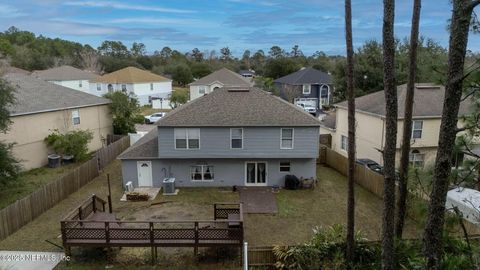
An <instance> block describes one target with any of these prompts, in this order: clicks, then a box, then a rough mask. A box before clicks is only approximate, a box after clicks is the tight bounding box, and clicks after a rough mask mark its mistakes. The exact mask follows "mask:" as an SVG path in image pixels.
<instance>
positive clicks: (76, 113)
mask: <svg viewBox="0 0 480 270" xmlns="http://www.w3.org/2000/svg"><path fill="white" fill-rule="evenodd" d="M72 124H73V125H74V126H76V125H80V112H79V111H78V110H73V111H72Z"/></svg>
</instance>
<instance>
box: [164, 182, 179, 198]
mask: <svg viewBox="0 0 480 270" xmlns="http://www.w3.org/2000/svg"><path fill="white" fill-rule="evenodd" d="M176 194H177V191H176V190H175V178H165V179H163V195H176Z"/></svg>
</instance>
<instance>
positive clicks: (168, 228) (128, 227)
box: [61, 195, 244, 253]
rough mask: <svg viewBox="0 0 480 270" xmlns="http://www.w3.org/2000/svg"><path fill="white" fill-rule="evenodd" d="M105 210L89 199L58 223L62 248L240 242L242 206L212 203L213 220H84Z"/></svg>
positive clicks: (178, 245)
mask: <svg viewBox="0 0 480 270" xmlns="http://www.w3.org/2000/svg"><path fill="white" fill-rule="evenodd" d="M95 211H105V201H103V200H101V199H100V198H98V197H96V196H94V195H93V196H92V197H90V198H88V199H87V200H86V201H84V202H83V203H82V204H81V205H80V206H79V207H78V208H76V209H74V210H73V211H72V212H70V213H69V214H68V215H67V216H66V218H65V219H64V220H62V221H61V231H62V240H63V245H64V247H65V249H66V252H67V253H70V250H69V249H70V247H71V246H98V247H110V246H121V247H194V248H195V252H197V251H198V248H199V247H209V246H239V247H241V245H242V243H243V237H244V236H243V235H244V232H243V213H242V204H239V203H235V204H232V203H218V204H214V220H193V221H192V220H165V221H153V220H146V221H112V220H88V216H89V215H90V214H91V213H93V212H95Z"/></svg>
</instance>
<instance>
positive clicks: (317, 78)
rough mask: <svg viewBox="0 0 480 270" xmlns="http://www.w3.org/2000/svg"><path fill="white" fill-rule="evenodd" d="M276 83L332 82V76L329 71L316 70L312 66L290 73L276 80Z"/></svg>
mask: <svg viewBox="0 0 480 270" xmlns="http://www.w3.org/2000/svg"><path fill="white" fill-rule="evenodd" d="M275 82H276V83H285V84H291V85H301V84H304V83H309V84H322V83H325V84H331V83H332V76H330V75H329V74H328V73H325V72H322V71H320V70H316V69H314V68H311V67H307V68H302V69H300V70H299V71H297V72H294V73H291V74H288V75H287V76H283V77H281V78H278V79H276V80H275Z"/></svg>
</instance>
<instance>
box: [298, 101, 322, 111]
mask: <svg viewBox="0 0 480 270" xmlns="http://www.w3.org/2000/svg"><path fill="white" fill-rule="evenodd" d="M297 106H298V107H300V108H302V109H303V110H304V111H306V112H308V113H316V112H317V108H315V107H314V106H312V105H310V104H305V103H297Z"/></svg>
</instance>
